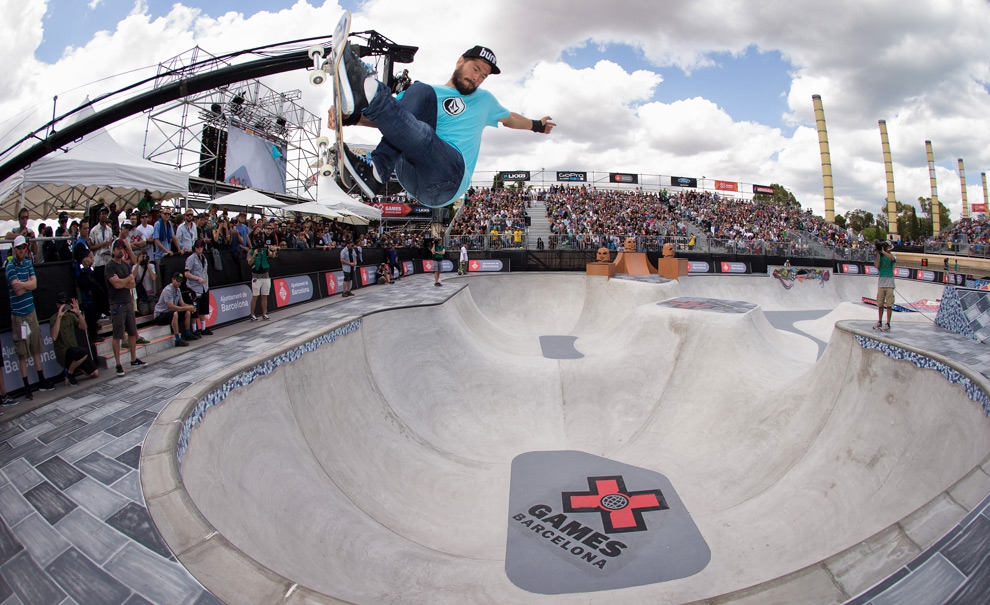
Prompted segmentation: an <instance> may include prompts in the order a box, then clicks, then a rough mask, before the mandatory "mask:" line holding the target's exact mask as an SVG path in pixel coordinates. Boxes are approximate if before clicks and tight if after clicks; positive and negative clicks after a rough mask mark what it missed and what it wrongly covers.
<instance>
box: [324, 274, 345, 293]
mask: <svg viewBox="0 0 990 605" xmlns="http://www.w3.org/2000/svg"><path fill="white" fill-rule="evenodd" d="M323 280H324V281H325V282H326V285H327V296H333V295H334V294H336V293H338V292H342V291H343V289H344V272H343V271H328V272H326V273H324V274H323Z"/></svg>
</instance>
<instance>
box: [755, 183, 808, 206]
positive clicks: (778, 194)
mask: <svg viewBox="0 0 990 605" xmlns="http://www.w3.org/2000/svg"><path fill="white" fill-rule="evenodd" d="M770 186H771V187H773V195H766V194H762V193H757V194H756V195H754V196H753V201H755V202H756V203H758V204H775V205H777V206H780V207H782V208H785V209H787V210H799V209H800V208H801V202H799V201H797V198H796V197H794V194H793V193H791V192H790V191H788V190H787V189H786V188H784V186H783V185H778V184H777V183H771V184H770Z"/></svg>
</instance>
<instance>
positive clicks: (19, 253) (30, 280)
mask: <svg viewBox="0 0 990 605" xmlns="http://www.w3.org/2000/svg"><path fill="white" fill-rule="evenodd" d="M27 256H28V243H27V240H26V239H24V236H23V235H18V236H17V237H15V238H14V257H13V258H12V259H11V261H10V262H9V263H7V271H6V273H7V288H8V294H9V295H10V313H11V321H10V325H11V331H12V333H13V334H12V335H13V337H14V347H15V348H16V350H17V361H18V364H19V365H20V368H21V380H23V381H24V397H25V398H26V399H29V400H30V399H34V397H33V396H32V395H31V387H30V385H29V384H28V373H27V358H28V357H29V356H30V357H32V358H33V359H34V369H35V370H36V371H37V372H38V390H39V391H51V390H52V389H54V388H55V386H54V385H52V384H51V382H50V381H48V380H47V379H46V378H45V373H44V367H43V366H42V364H41V329H40V328H39V327H38V315H37V314H36V313H35V310H34V293H33V291H34V290H35V289H37V287H38V278H37V277H36V276H35V273H34V264H33V263H32V262H31V259H29V258H28V257H27Z"/></svg>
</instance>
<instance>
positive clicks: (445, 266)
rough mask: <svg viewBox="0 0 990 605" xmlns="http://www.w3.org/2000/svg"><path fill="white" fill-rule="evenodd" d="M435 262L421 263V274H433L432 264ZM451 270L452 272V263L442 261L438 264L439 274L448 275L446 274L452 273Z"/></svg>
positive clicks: (426, 261) (425, 261)
mask: <svg viewBox="0 0 990 605" xmlns="http://www.w3.org/2000/svg"><path fill="white" fill-rule="evenodd" d="M435 262H436V261H434V260H424V261H423V273H433V263H435ZM453 270H454V263H453V262H452V261H449V260H447V259H443V261H441V263H440V272H441V273H448V272H450V271H453Z"/></svg>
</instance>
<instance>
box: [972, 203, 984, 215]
mask: <svg viewBox="0 0 990 605" xmlns="http://www.w3.org/2000/svg"><path fill="white" fill-rule="evenodd" d="M970 210H972V211H973V212H984V213H985V212H986V211H987V205H986V204H984V203H983V202H980V203H978V204H976V203H974V204H970Z"/></svg>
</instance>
